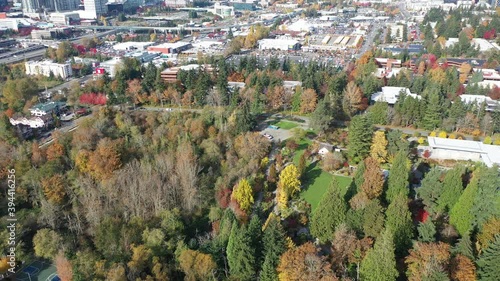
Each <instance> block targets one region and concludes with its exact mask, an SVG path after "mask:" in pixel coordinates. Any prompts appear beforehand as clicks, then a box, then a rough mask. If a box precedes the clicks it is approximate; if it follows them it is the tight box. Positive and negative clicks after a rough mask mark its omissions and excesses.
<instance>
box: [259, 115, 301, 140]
mask: <svg viewBox="0 0 500 281" xmlns="http://www.w3.org/2000/svg"><path fill="white" fill-rule="evenodd" d="M300 118H301V119H302V120H304V121H305V122H304V123H299V122H294V121H290V120H288V119H287V118H284V117H283V116H282V115H281V114H273V115H271V116H269V117H268V118H266V119H265V120H264V121H261V122H260V123H259V125H258V126H257V130H258V131H260V133H261V134H262V135H265V134H267V135H270V136H272V141H274V142H279V141H283V140H286V139H288V138H290V137H292V136H293V134H292V130H290V129H283V128H279V127H278V128H276V126H270V124H272V123H274V122H276V121H280V120H283V121H285V120H286V122H290V123H294V124H297V128H302V129H304V130H307V129H309V118H306V117H300Z"/></svg>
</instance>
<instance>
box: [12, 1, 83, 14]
mask: <svg viewBox="0 0 500 281" xmlns="http://www.w3.org/2000/svg"><path fill="white" fill-rule="evenodd" d="M79 4H80V1H78V0H22V6H23V13H26V14H36V13H39V12H42V11H57V12H61V11H71V10H78V5H79Z"/></svg>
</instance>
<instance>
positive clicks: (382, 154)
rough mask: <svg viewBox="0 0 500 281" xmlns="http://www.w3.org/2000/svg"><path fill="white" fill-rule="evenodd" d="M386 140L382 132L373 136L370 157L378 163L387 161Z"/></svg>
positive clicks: (377, 132)
mask: <svg viewBox="0 0 500 281" xmlns="http://www.w3.org/2000/svg"><path fill="white" fill-rule="evenodd" d="M387 143H388V142H387V139H386V138H385V133H384V132H383V131H376V132H375V134H374V135H373V140H372V146H371V151H370V155H371V156H372V158H373V159H375V160H377V161H378V162H379V163H385V162H386V161H387Z"/></svg>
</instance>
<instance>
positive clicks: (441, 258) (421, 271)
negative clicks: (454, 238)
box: [405, 242, 450, 281]
mask: <svg viewBox="0 0 500 281" xmlns="http://www.w3.org/2000/svg"><path fill="white" fill-rule="evenodd" d="M449 259H450V252H449V245H448V244H445V243H443V242H438V243H422V242H416V243H415V244H414V246H413V249H411V250H410V254H409V255H408V256H407V257H406V260H405V262H406V264H407V265H408V271H407V275H408V280H410V281H417V280H442V279H443V278H440V279H431V277H433V276H436V275H437V276H441V275H442V274H441V272H442V271H443V270H444V269H445V268H447V267H448V261H449Z"/></svg>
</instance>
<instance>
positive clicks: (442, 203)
mask: <svg viewBox="0 0 500 281" xmlns="http://www.w3.org/2000/svg"><path fill="white" fill-rule="evenodd" d="M464 170H465V169H464V168H463V167H461V166H457V167H455V168H453V169H452V170H449V171H448V172H446V175H445V177H444V180H443V192H442V193H441V196H439V198H438V200H437V203H438V206H439V207H438V208H439V209H440V210H445V211H446V212H449V211H450V210H451V209H452V208H453V206H455V203H457V201H458V199H459V198H460V195H461V194H462V191H463V189H464V187H463V182H462V175H463V173H464Z"/></svg>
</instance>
